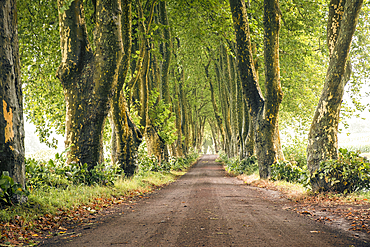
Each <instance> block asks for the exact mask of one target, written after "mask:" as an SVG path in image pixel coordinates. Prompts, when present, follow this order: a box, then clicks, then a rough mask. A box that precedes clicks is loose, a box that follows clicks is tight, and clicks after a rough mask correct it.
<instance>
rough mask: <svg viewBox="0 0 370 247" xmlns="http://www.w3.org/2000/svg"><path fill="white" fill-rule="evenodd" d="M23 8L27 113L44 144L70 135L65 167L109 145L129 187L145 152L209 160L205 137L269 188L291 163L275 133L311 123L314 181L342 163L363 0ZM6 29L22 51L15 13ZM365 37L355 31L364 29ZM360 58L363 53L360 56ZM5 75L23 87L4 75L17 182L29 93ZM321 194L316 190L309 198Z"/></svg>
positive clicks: (38, 4)
mask: <svg viewBox="0 0 370 247" xmlns="http://www.w3.org/2000/svg"><path fill="white" fill-rule="evenodd" d="M7 2H8V5H4V7H3V8H4V9H5V10H6V9H8V11H13V13H15V12H16V8H15V3H14V2H12V1H7ZM17 5H18V12H19V13H18V17H19V18H18V19H19V27H18V30H19V40H20V54H21V61H22V68H21V70H22V79H23V89H24V94H25V98H24V101H25V111H26V114H27V116H28V118H29V120H31V121H32V122H33V123H35V124H36V126H38V131H39V135H40V139H41V140H42V141H45V142H49V144H50V145H54V144H55V143H53V142H52V141H51V142H50V140H49V138H48V137H49V135H50V130H51V127H54V128H55V129H56V131H57V132H59V133H65V137H66V142H65V144H66V147H69V153H68V157H69V160H68V162H69V163H76V164H77V163H87V164H88V165H89V167H93V166H95V165H96V164H97V163H100V162H102V161H103V145H104V142H107V140H108V137H107V136H109V137H110V138H111V139H110V140H111V141H110V144H109V146H110V147H111V148H110V149H111V157H112V162H118V163H120V164H121V165H122V167H123V169H124V170H125V173H126V174H129V175H131V174H133V173H134V171H135V167H136V162H135V158H136V155H137V149H138V146H139V145H140V143H141V142H142V141H143V140H145V141H146V143H147V148H148V153H149V154H150V155H152V154H153V155H155V156H156V157H157V158H158V159H159V160H163V159H167V158H168V155H177V156H182V155H185V154H186V153H188V152H189V150H190V149H195V150H198V151H199V150H201V148H202V145H203V143H204V142H205V136H206V133H209V135H210V136H211V138H212V140H213V144H214V148H215V151H218V150H221V149H222V150H224V151H225V152H226V153H227V154H228V156H229V157H233V156H240V158H245V157H248V156H251V155H254V154H256V155H257V158H258V163H259V170H260V176H261V177H262V178H268V177H269V173H270V166H271V165H272V164H273V163H275V162H277V160H278V159H284V155H283V152H282V150H281V141H280V133H279V132H280V131H279V126H280V128H281V127H282V128H283V129H286V128H290V127H291V126H292V125H293V124H291V123H299V124H300V125H302V126H306V127H307V126H309V125H310V121H312V124H311V129H310V134H309V141H308V144H309V145H308V149H307V151H308V165H309V169H310V170H311V171H314V170H315V169H317V167H318V166H319V164H320V161H322V160H325V159H332V158H334V159H335V158H336V155H337V137H336V136H337V131H338V123H339V112H340V106H341V101H342V97H343V92H344V86H345V84H346V83H347V82H348V81H349V75H350V73H351V69H350V68H351V66H350V62H349V59H348V57H349V50H350V45H351V40H352V36H353V35H354V30H355V29H356V24H357V22H358V19H359V18H358V17H359V15H360V10H361V7H362V1H360V0H357V1H355V0H331V1H330V3H328V2H327V1H324V0H322V1H319V0H318V1H315V2H306V1H301V0H297V1H290V0H281V1H280V2H279V1H278V0H264V1H255V2H250V1H247V2H245V1H242V0H230V1H229V2H225V1H221V0H208V1H191V2H189V1H186V0H178V1H171V0H169V1H157V0H147V1H144V0H143V1H141V0H137V1H131V0H126V1H102V0H101V1H100V0H96V1H82V0H74V1H72V0H58V3H54V2H53V3H50V2H48V1H43V0H38V1H33V2H29V1H23V0H19V1H18V3H17ZM327 6H329V11H327ZM365 10H366V11H367V8H365ZM366 13H367V12H366ZM4 16H5V15H4ZM7 16H10V15H7ZM12 18H13V19H12V21H13V22H6V23H14V25H13V26H11V28H9V30H13V31H12V32H13V33H14V34H13V36H14V35H15V36H14V38H12V39H17V38H16V33H17V32H16V31H17V30H16V24H15V23H16V21H17V20H16V15H14V16H13V17H12ZM325 20H326V21H325ZM325 23H327V30H328V32H327V34H326V35H325ZM282 24H283V25H282ZM366 25H367V22H366V21H362V22H361V21H360V27H364V26H366ZM360 29H361V28H360ZM2 30H3V29H2ZM13 36H9V34H7V36H6V35H4V36H3V37H13ZM325 36H326V37H327V44H328V46H327V47H326V46H325V45H323V43H324V39H326V38H324V37H325ZM364 36H366V32H364V31H363V32H361V33H359V34H356V38H357V39H356V43H355V46H356V47H360V46H361V43H367V39H366V38H365V39H364V38H363V37H364ZM12 39H10V40H12ZM4 44H5V43H4ZM11 44H13V45H15V46H13V47H12V49H14V51H17V50H18V48H17V46H16V43H15V42H11ZM5 47H8V46H3V47H2V49H4V48H5ZM362 52H363V49H357V50H356V54H357V55H358V56H357V57H361V54H362ZM6 54H7V55H9V54H11V53H6ZM16 56H18V55H17V54H14V58H12V59H15V60H16V59H17V58H16ZM2 58H5V56H2ZM18 60H19V57H18ZM323 61H324V62H323ZM325 61H327V63H328V64H329V66H328V69H327V73H326V79H325V83H324V89H323V91H322V93H321V98H320V101H319V104H318V106H317V108H316V113H315V114H314V111H315V107H316V102H317V99H318V98H319V97H320V91H321V88H322V85H323V81H324V77H325V73H324V72H325V68H326V63H325ZM356 63H357V65H358V67H359V68H365V67H366V66H367V61H363V62H362V64H359V63H358V61H356ZM3 64H5V63H3ZM10 64H12V65H13V64H14V68H15V69H13V71H15V72H13V73H15V74H17V73H18V76H12V75H11V74H9V73H7V75H9V78H11V79H12V81H10V80H9V83H10V84H9V85H16V86H12V87H10V88H15V89H16V90H13V91H14V93H12V94H9V93H8V92H4V94H2V95H12V96H11V97H12V99H11V100H10V99H9V100H8V99H6V98H5V96H2V97H3V98H4V100H2V101H4V102H12V104H13V105H11V106H10V107H9V106H8V107H6V106H5V107H4V105H5V104H4V103H2V104H3V107H2V109H6V112H5V110H3V114H2V117H0V120H1V119H2V118H3V119H4V120H2V122H1V121H0V122H1V124H2V125H1V131H3V130H4V131H5V133H7V134H3V136H5V138H2V136H1V135H0V140H3V139H5V141H4V142H3V143H4V144H2V145H3V146H4V148H3V150H5V149H6V150H7V151H6V152H8V153H7V154H6V155H5V156H4V157H11V156H9V154H10V153H12V155H14V154H13V153H16V152H15V151H14V150H12V147H14V146H15V144H13V143H16V142H17V143H19V145H20V147H21V148H18V149H16V150H17V151H19V154H20V155H21V156H19V157H20V158H19V162H18V163H19V164H18V165H17V167H19V168H17V169H18V170H17V169H15V168H14V167H10V166H9V165H8V164H9V163H11V162H10V161H7V159H6V158H4V159H3V158H1V164H0V166H1V170H10V171H11V174H12V175H13V176H14V177H17V175H16V174H22V170H21V169H22V160H23V159H24V147H23V144H22V143H23V136H24V135H23V133H22V125H23V123H22V122H23V120H22V116H23V113H22V107H20V106H21V105H22V95H21V91H20V90H21V87H20V86H19V85H20V81H19V80H20V76H19V72H20V65H19V63H18V65H16V64H15V63H13V62H12V63H10ZM17 66H18V67H17ZM358 71H359V70H358ZM363 71H366V70H363ZM2 74H3V73H2ZM4 74H5V73H4ZM357 74H361V73H357ZM357 74H356V77H359V76H358V75H357ZM362 74H364V73H362ZM55 75H56V76H55ZM15 80H17V81H15ZM260 82H264V83H260ZM3 85H5V84H2V87H1V88H2V90H8V88H9V87H6V86H3ZM17 85H18V86H17ZM353 85H358V83H357V84H356V83H355V82H354V83H353ZM354 88H355V87H354ZM17 90H18V91H17ZM283 94H284V96H283ZM14 95H16V96H14ZM16 97H17V99H18V101H15V99H16ZM14 102H18V103H14ZM6 104H7V105H9V104H10V103H6ZM17 107H18V108H19V109H18V108H17ZM15 113H17V114H18V116H15ZM10 114H12V116H13V120H12V122H9V116H10ZM312 116H314V117H313V120H312ZM279 120H280V123H279ZM16 121H19V123H18V122H16ZM9 124H12V126H13V127H12V128H10V129H12V131H11V132H9V126H8V125H9ZM3 126H8V127H7V128H5V127H4V128H3ZM7 129H8V130H7ZM16 129H17V130H16ZM18 129H19V130H20V131H18ZM6 131H8V132H6ZM9 133H10V134H11V136H12V138H10V137H9V136H10V134H9ZM17 135H18V137H17ZM13 136H14V138H13ZM17 138H18V139H17ZM16 139H17V140H18V141H16ZM10 140H12V141H11V144H9V143H10ZM6 145H8V146H9V147H7V146H6ZM3 153H4V154H5V152H2V154H3ZM22 155H23V156H22ZM14 159H15V158H10V159H9V160H14ZM17 159H18V158H17ZM3 160H4V161H3ZM13 164H15V163H14V162H13ZM19 169H20V170H19ZM17 180H18V181H22V178H21V175H20V177H19V179H17ZM326 186H327V185H326V184H325V183H324V182H323V181H319V180H318V181H317V183H316V185H314V188H315V189H321V188H326Z"/></svg>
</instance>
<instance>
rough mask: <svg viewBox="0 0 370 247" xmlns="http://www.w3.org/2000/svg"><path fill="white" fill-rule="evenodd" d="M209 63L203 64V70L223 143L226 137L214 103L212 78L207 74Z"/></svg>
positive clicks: (220, 117)
mask: <svg viewBox="0 0 370 247" xmlns="http://www.w3.org/2000/svg"><path fill="white" fill-rule="evenodd" d="M209 65H210V64H209V63H208V64H207V66H205V68H204V69H205V72H206V78H207V81H208V82H209V88H210V91H211V101H212V107H213V112H214V114H215V118H216V122H217V125H218V128H219V129H220V131H221V138H222V141H223V142H224V143H225V138H226V134H225V129H224V126H223V123H222V116H221V115H220V113H219V111H218V106H217V103H216V97H215V93H214V89H213V84H212V79H211V77H210V75H209Z"/></svg>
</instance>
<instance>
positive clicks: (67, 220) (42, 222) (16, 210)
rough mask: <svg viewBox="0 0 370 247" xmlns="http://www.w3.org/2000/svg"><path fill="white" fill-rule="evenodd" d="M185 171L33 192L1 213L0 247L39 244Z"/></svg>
mask: <svg viewBox="0 0 370 247" xmlns="http://www.w3.org/2000/svg"><path fill="white" fill-rule="evenodd" d="M184 173H185V172H166V173H161V172H151V171H150V172H145V173H142V174H140V175H136V176H134V177H132V178H125V179H120V180H118V181H117V182H116V183H115V184H114V186H111V187H107V186H98V185H95V186H85V185H79V186H69V187H68V188H66V189H57V188H47V187H44V188H42V189H38V190H34V191H32V193H31V195H30V196H29V200H28V202H27V203H25V204H23V205H18V206H12V207H7V208H4V209H2V210H0V229H1V231H0V245H1V246H21V245H23V244H28V245H35V244H36V243H37V240H40V238H44V237H49V236H52V235H53V232H59V233H60V232H63V231H64V230H66V227H67V226H68V225H69V224H74V223H79V222H82V221H83V220H86V219H87V220H88V219H89V218H90V217H92V216H94V215H96V214H98V213H99V212H101V211H102V210H104V209H105V208H107V207H110V206H112V205H117V204H121V203H125V202H126V201H127V200H131V199H132V198H133V197H142V196H143V195H144V194H145V193H150V192H151V191H153V190H154V189H156V188H159V187H161V186H164V185H166V184H169V183H171V182H173V181H174V180H175V179H176V177H178V176H181V175H183V174H184Z"/></svg>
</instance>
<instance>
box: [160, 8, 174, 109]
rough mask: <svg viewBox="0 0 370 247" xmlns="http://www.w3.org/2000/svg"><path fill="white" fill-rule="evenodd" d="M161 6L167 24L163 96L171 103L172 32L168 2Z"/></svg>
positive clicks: (162, 22)
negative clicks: (169, 83) (168, 16)
mask: <svg viewBox="0 0 370 247" xmlns="http://www.w3.org/2000/svg"><path fill="white" fill-rule="evenodd" d="M159 7H160V16H161V18H160V19H161V24H162V25H164V26H165V28H164V31H163V32H164V39H165V41H164V42H163V48H164V49H163V53H164V54H163V64H162V80H161V96H162V99H163V100H164V102H165V104H170V88H169V86H168V75H169V70H170V63H171V54H172V52H171V48H172V40H171V32H170V28H169V23H168V18H167V7H166V2H165V1H161V2H160V3H159Z"/></svg>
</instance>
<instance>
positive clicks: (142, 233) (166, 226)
mask: <svg viewBox="0 0 370 247" xmlns="http://www.w3.org/2000/svg"><path fill="white" fill-rule="evenodd" d="M215 158H216V155H205V156H203V157H202V158H201V159H200V160H199V161H198V162H197V163H196V164H195V166H194V167H193V168H192V169H190V170H189V172H188V173H187V174H186V175H184V176H183V177H181V178H180V179H179V180H177V181H176V182H174V183H172V184H171V185H169V186H167V187H165V188H163V189H161V190H158V191H157V192H155V193H152V194H151V195H149V196H146V197H144V198H142V199H138V201H136V202H134V201H132V203H129V204H128V205H121V206H120V207H117V208H115V209H114V210H113V211H111V212H113V213H112V214H110V215H106V216H104V217H101V218H99V219H97V221H96V222H94V223H90V224H88V225H84V226H80V227H76V228H75V229H73V232H72V231H71V230H70V231H67V233H65V234H63V235H62V236H58V237H54V238H51V239H48V240H44V242H42V243H40V246H89V247H90V246H99V247H101V246H269V247H270V246H279V247H280V246H310V247H311V246H370V245H369V244H368V243H367V239H366V236H365V237H362V238H360V237H356V236H353V232H349V231H345V230H343V229H341V228H338V227H335V226H334V225H333V226H332V225H325V224H322V223H320V222H316V221H314V220H312V219H310V217H307V215H308V214H309V212H308V211H307V213H304V214H297V213H296V212H294V211H293V210H291V209H292V208H294V206H295V204H294V203H293V202H291V201H289V200H287V199H286V198H285V197H284V196H282V194H281V193H279V192H277V191H271V190H267V189H263V188H258V187H251V186H248V185H246V184H245V183H244V182H243V181H241V180H239V179H237V178H234V177H229V176H227V175H226V173H225V171H224V170H223V168H222V166H221V165H220V164H219V163H217V162H215ZM111 210H112V209H111Z"/></svg>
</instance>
